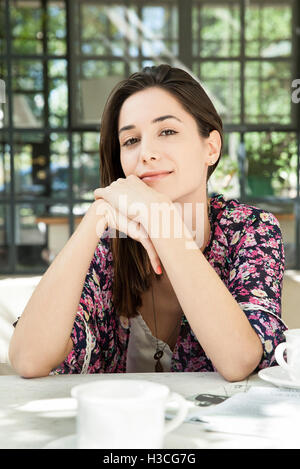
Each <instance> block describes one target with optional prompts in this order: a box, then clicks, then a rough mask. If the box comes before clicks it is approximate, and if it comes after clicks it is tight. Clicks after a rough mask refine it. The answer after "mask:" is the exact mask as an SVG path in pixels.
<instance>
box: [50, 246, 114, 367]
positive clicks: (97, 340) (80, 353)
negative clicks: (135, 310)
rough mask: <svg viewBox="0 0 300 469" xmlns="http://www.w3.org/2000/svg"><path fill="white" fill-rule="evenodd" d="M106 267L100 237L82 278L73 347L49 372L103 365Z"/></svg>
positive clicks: (107, 263) (105, 319)
mask: <svg viewBox="0 0 300 469" xmlns="http://www.w3.org/2000/svg"><path fill="white" fill-rule="evenodd" d="M109 268H110V266H109V259H108V258H107V249H106V248H105V246H104V244H103V243H102V242H101V241H100V242H99V244H98V246H97V248H96V250H95V253H94V256H93V259H92V261H91V264H90V267H89V269H88V272H87V275H86V278H85V281H84V286H83V290H82V294H81V298H80V302H79V306H78V310H77V314H76V317H75V321H74V324H73V329H72V332H71V339H72V341H73V349H72V350H71V352H70V353H69V355H68V356H67V357H66V358H65V360H64V361H63V362H62V363H61V364H60V365H59V366H58V367H57V368H55V369H53V370H52V371H51V373H50V374H69V373H96V372H100V371H101V368H102V367H104V362H105V354H106V351H107V348H108V345H107V317H106V316H107V315H105V306H106V304H105V302H106V300H107V298H106V294H105V290H106V288H107V283H108V271H109ZM95 357H96V358H95Z"/></svg>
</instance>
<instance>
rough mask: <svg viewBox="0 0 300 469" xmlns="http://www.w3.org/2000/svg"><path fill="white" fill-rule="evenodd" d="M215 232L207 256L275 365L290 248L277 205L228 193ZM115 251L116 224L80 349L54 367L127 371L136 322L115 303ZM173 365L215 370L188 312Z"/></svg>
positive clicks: (90, 282) (214, 212) (87, 286)
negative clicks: (271, 208) (265, 206)
mask: <svg viewBox="0 0 300 469" xmlns="http://www.w3.org/2000/svg"><path fill="white" fill-rule="evenodd" d="M210 209H211V210H210V211H211V213H210V223H211V235H210V239H209V242H208V245H207V246H206V249H205V251H204V253H203V254H204V256H205V257H206V259H207V261H208V262H209V263H210V265H211V266H212V267H213V268H214V269H215V271H216V273H217V274H218V275H219V277H220V278H221V279H222V281H223V282H224V284H225V285H226V287H227V288H228V290H229V291H230V292H231V294H232V295H233V297H234V298H235V299H236V301H237V302H238V303H239V305H240V307H241V309H242V310H243V311H244V314H246V316H247V318H248V320H249V322H250V324H251V326H252V327H253V329H254V330H255V332H256V333H257V334H258V336H259V338H260V340H261V342H262V345H263V350H264V353H263V357H262V359H261V362H260V364H259V366H258V367H257V370H256V371H258V370H259V369H262V368H265V367H268V366H272V365H275V364H276V362H275V358H274V351H275V348H276V346H277V345H278V344H279V343H280V342H282V341H284V340H285V339H284V336H283V332H284V331H285V330H286V329H287V327H286V326H285V324H284V323H283V321H282V320H281V290H282V281H283V274H284V248H283V241H282V235H281V230H280V227H279V223H278V221H277V219H276V217H275V216H274V215H273V214H271V213H270V212H267V211H264V210H262V209H259V208H257V207H252V206H249V205H246V204H242V203H240V202H239V201H238V200H235V199H231V200H225V199H224V197H223V195H222V194H219V195H215V196H213V197H212V198H211V200H210ZM113 277H114V273H113V258H112V253H111V250H110V241H109V230H106V231H105V233H104V234H103V236H102V238H101V239H100V241H99V244H98V246H97V248H96V251H95V253H94V257H93V259H92V261H91V264H90V267H89V270H88V272H87V275H86V279H85V283H84V287H83V291H82V295H81V299H80V304H79V307H78V312H77V315H76V318H75V322H74V327H73V330H72V334H71V337H72V340H73V343H74V347H73V350H72V351H71V352H70V354H69V355H68V356H67V357H66V359H65V360H64V362H63V363H61V365H59V366H58V367H57V368H56V369H54V370H53V371H52V372H51V373H52V374H61V373H125V372H126V352H127V346H128V340H129V334H130V321H129V320H128V319H127V318H125V317H119V316H118V315H117V313H116V310H115V308H114V305H113V302H112V284H113ZM171 371H176V372H179V371H189V372H191V371H216V368H215V367H214V365H213V363H212V362H211V361H210V359H209V358H208V357H207V356H206V355H205V352H204V350H203V349H202V347H201V344H200V343H199V342H198V340H197V338H196V337H195V335H194V334H193V331H192V330H191V328H190V325H189V323H188V321H187V319H186V317H185V316H184V315H183V316H182V320H181V330H180V333H179V337H178V340H177V343H176V346H175V349H174V351H173V356H172V361H171Z"/></svg>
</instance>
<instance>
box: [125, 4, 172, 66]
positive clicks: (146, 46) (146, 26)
mask: <svg viewBox="0 0 300 469" xmlns="http://www.w3.org/2000/svg"><path fill="white" fill-rule="evenodd" d="M132 16H133V17H134V14H132ZM134 19H135V22H138V20H137V18H136V16H135V17H134ZM138 24H139V25H140V30H141V31H142V34H143V37H142V55H144V56H145V57H154V58H157V57H159V56H169V54H175V55H177V54H178V10H177V6H176V5H155V6H154V5H153V6H144V7H142V17H141V21H140V22H138Z"/></svg>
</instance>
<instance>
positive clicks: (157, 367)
mask: <svg viewBox="0 0 300 469" xmlns="http://www.w3.org/2000/svg"><path fill="white" fill-rule="evenodd" d="M155 371H156V373H161V372H163V371H164V369H163V367H162V364H161V363H160V360H159V359H158V360H157V362H156V363H155Z"/></svg>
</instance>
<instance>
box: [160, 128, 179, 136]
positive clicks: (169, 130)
mask: <svg viewBox="0 0 300 469" xmlns="http://www.w3.org/2000/svg"><path fill="white" fill-rule="evenodd" d="M163 132H173V134H177V132H175V130H171V129H166V130H163V131H162V133H163ZM173 134H168V135H173Z"/></svg>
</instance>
